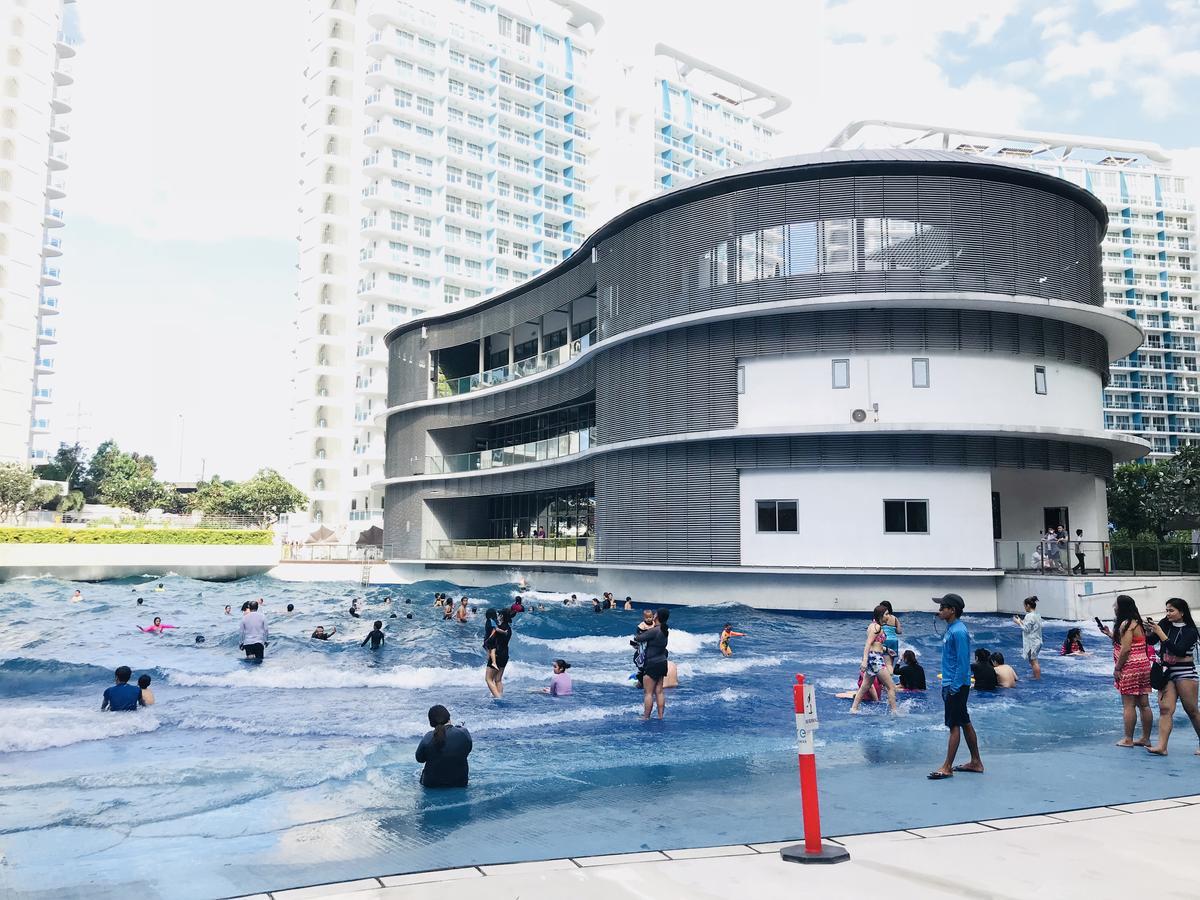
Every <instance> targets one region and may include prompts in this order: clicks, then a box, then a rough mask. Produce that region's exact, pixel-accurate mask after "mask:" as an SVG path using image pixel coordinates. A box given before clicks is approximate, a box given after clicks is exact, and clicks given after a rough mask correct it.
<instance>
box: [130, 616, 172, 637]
mask: <svg viewBox="0 0 1200 900" xmlns="http://www.w3.org/2000/svg"><path fill="white" fill-rule="evenodd" d="M178 627H179V626H178V625H164V624H163V623H162V619H160V618H159V617H158V616H155V617H154V624H153V625H151V626H150V627H149V628H143V627H142V626H141V625H139V626H138V631H140V632H141V633H142V634H150V633H154V634H162V633H163V632H164V631H166V630H167V629H168V628H178Z"/></svg>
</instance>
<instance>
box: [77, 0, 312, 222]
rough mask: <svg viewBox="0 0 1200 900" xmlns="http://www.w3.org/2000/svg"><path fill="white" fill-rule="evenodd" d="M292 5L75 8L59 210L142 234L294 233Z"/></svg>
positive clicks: (169, 1)
mask: <svg viewBox="0 0 1200 900" xmlns="http://www.w3.org/2000/svg"><path fill="white" fill-rule="evenodd" d="M304 6H305V4H303V3H298V2H296V0H254V2H252V3H246V2H244V0H207V2H205V3H200V4H198V3H195V2H190V0H189V2H184V0H125V2H122V3H119V4H118V3H102V4H91V5H85V6H84V8H83V9H82V11H81V12H82V28H83V35H84V41H85V43H84V45H83V46H82V47H81V48H80V52H79V55H78V57H77V59H76V63H75V69H76V73H75V74H76V85H75V88H74V99H73V105H74V110H75V112H74V113H73V124H72V135H73V141H72V144H73V146H72V147H71V150H72V154H71V155H72V160H73V162H74V166H73V168H72V169H71V170H70V171H69V172H68V175H69V187H70V191H71V194H70V197H69V201H70V204H71V208H72V209H73V210H75V211H77V212H79V213H81V214H84V215H87V216H90V217H92V218H94V219H96V220H98V221H101V222H105V223H109V224H114V225H122V226H127V227H130V228H132V229H134V230H135V232H136V233H138V234H139V235H140V236H142V237H144V238H146V239H149V240H157V239H172V238H176V239H184V240H214V239H220V238H236V237H263V236H270V237H282V238H287V237H289V236H291V235H293V234H294V233H295V231H296V213H295V208H296V178H297V172H298V152H299V141H298V119H299V99H298V95H299V82H300V71H301V68H302V66H303V49H304V41H303V38H302V26H303V22H302V13H303V11H304Z"/></svg>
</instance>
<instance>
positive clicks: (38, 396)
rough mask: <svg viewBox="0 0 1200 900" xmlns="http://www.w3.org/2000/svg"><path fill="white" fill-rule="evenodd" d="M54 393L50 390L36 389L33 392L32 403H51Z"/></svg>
mask: <svg viewBox="0 0 1200 900" xmlns="http://www.w3.org/2000/svg"><path fill="white" fill-rule="evenodd" d="M53 398H54V391H53V390H52V389H51V388H37V389H36V390H35V391H34V392H33V402H34V403H53V402H54V399H53Z"/></svg>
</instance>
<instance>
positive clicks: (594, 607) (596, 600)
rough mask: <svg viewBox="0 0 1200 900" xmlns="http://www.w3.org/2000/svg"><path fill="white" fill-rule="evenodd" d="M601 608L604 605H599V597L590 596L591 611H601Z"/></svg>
mask: <svg viewBox="0 0 1200 900" xmlns="http://www.w3.org/2000/svg"><path fill="white" fill-rule="evenodd" d="M603 609H604V607H603V606H601V605H600V599H599V598H598V597H593V598H592V612H601V611H602V610H603Z"/></svg>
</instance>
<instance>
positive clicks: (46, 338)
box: [37, 327, 58, 344]
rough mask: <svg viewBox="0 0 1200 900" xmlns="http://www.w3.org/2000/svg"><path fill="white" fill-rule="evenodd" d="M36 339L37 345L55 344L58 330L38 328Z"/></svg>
mask: <svg viewBox="0 0 1200 900" xmlns="http://www.w3.org/2000/svg"><path fill="white" fill-rule="evenodd" d="M37 339H38V343H39V344H57V343H58V329H57V328H44V327H43V328H39V329H38V334H37Z"/></svg>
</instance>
